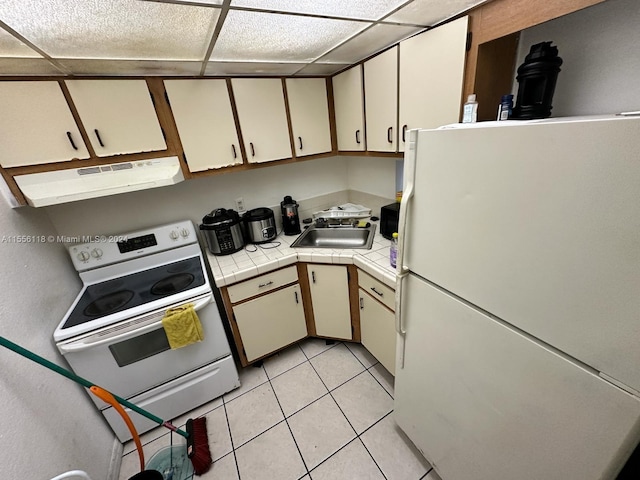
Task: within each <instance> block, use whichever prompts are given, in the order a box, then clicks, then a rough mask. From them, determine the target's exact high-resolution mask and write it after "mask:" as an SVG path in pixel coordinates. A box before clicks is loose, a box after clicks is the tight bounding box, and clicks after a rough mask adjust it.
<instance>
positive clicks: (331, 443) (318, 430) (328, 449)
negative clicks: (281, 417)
mask: <svg viewBox="0 0 640 480" xmlns="http://www.w3.org/2000/svg"><path fill="white" fill-rule="evenodd" d="M288 422H289V426H290V427H291V431H292V432H293V436H294V438H295V439H296V443H297V444H298V447H299V448H300V452H302V458H304V461H305V462H306V464H307V468H309V469H312V468H314V467H315V466H317V465H319V464H320V463H321V462H322V461H324V460H325V459H326V458H328V457H329V456H330V455H332V454H333V453H334V452H337V451H338V450H340V449H341V448H342V447H343V446H345V445H346V444H347V443H349V442H350V441H351V440H353V438H354V437H355V436H356V435H355V432H354V431H353V429H352V428H351V426H350V425H349V422H347V419H346V418H345V417H344V415H343V414H342V412H341V411H340V409H339V408H338V406H337V405H336V403H335V402H334V401H333V398H331V396H330V395H326V396H324V397H322V398H321V399H320V400H318V401H316V402H314V403H312V404H311V405H309V406H308V407H305V408H304V409H302V410H300V411H299V412H298V413H296V414H294V415H292V416H291V417H289V420H288Z"/></svg>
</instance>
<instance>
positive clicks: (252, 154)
mask: <svg viewBox="0 0 640 480" xmlns="http://www.w3.org/2000/svg"><path fill="white" fill-rule="evenodd" d="M249 145H250V146H251V156H252V157H255V156H256V150H255V149H254V148H253V143H251V142H249Z"/></svg>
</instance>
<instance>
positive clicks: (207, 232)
mask: <svg viewBox="0 0 640 480" xmlns="http://www.w3.org/2000/svg"><path fill="white" fill-rule="evenodd" d="M200 230H201V231H202V233H203V235H204V238H206V240H207V246H208V247H209V251H210V252H211V253H213V254H214V255H229V254H231V253H234V252H237V251H238V250H240V249H242V248H243V247H244V238H243V236H242V220H241V219H240V215H238V212H236V211H235V210H226V209H224V208H218V209H217V210H214V211H213V212H211V213H210V214H208V215H205V216H204V218H203V219H202V224H201V225H200Z"/></svg>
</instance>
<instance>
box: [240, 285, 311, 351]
mask: <svg viewBox="0 0 640 480" xmlns="http://www.w3.org/2000/svg"><path fill="white" fill-rule="evenodd" d="M233 314H234V316H235V319H236V323H237V325H238V330H239V331H240V337H241V338H242V345H243V346H244V351H245V353H246V355H247V360H248V361H250V362H251V361H253V360H255V359H257V358H260V357H262V356H264V355H267V354H269V353H271V352H274V351H276V350H278V349H280V348H282V347H285V346H287V345H289V344H290V343H293V342H295V341H296V340H300V339H301V338H304V337H306V336H307V324H306V322H305V318H304V308H303V306H302V295H301V294H300V285H292V286H291V287H287V288H284V289H282V290H278V291H277V292H274V293H269V294H268V295H264V296H262V297H258V298H256V299H254V300H250V301H248V302H246V303H242V304H240V305H236V306H234V307H233Z"/></svg>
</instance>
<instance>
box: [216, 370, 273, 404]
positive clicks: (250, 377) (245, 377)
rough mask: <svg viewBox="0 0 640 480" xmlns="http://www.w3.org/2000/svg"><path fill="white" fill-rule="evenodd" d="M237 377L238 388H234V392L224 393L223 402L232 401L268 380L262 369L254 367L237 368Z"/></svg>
mask: <svg viewBox="0 0 640 480" xmlns="http://www.w3.org/2000/svg"><path fill="white" fill-rule="evenodd" d="M238 375H239V377H240V388H236V389H235V390H232V391H230V392H229V393H226V394H225V395H224V401H225V402H228V401H230V400H233V399H234V398H236V397H238V396H240V395H242V394H243V393H246V392H248V391H249V390H251V389H253V388H255V387H257V386H258V385H261V384H263V383H264V382H266V381H267V380H268V378H267V373H266V372H265V371H264V368H262V367H254V366H253V365H249V366H248V367H244V368H238Z"/></svg>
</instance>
